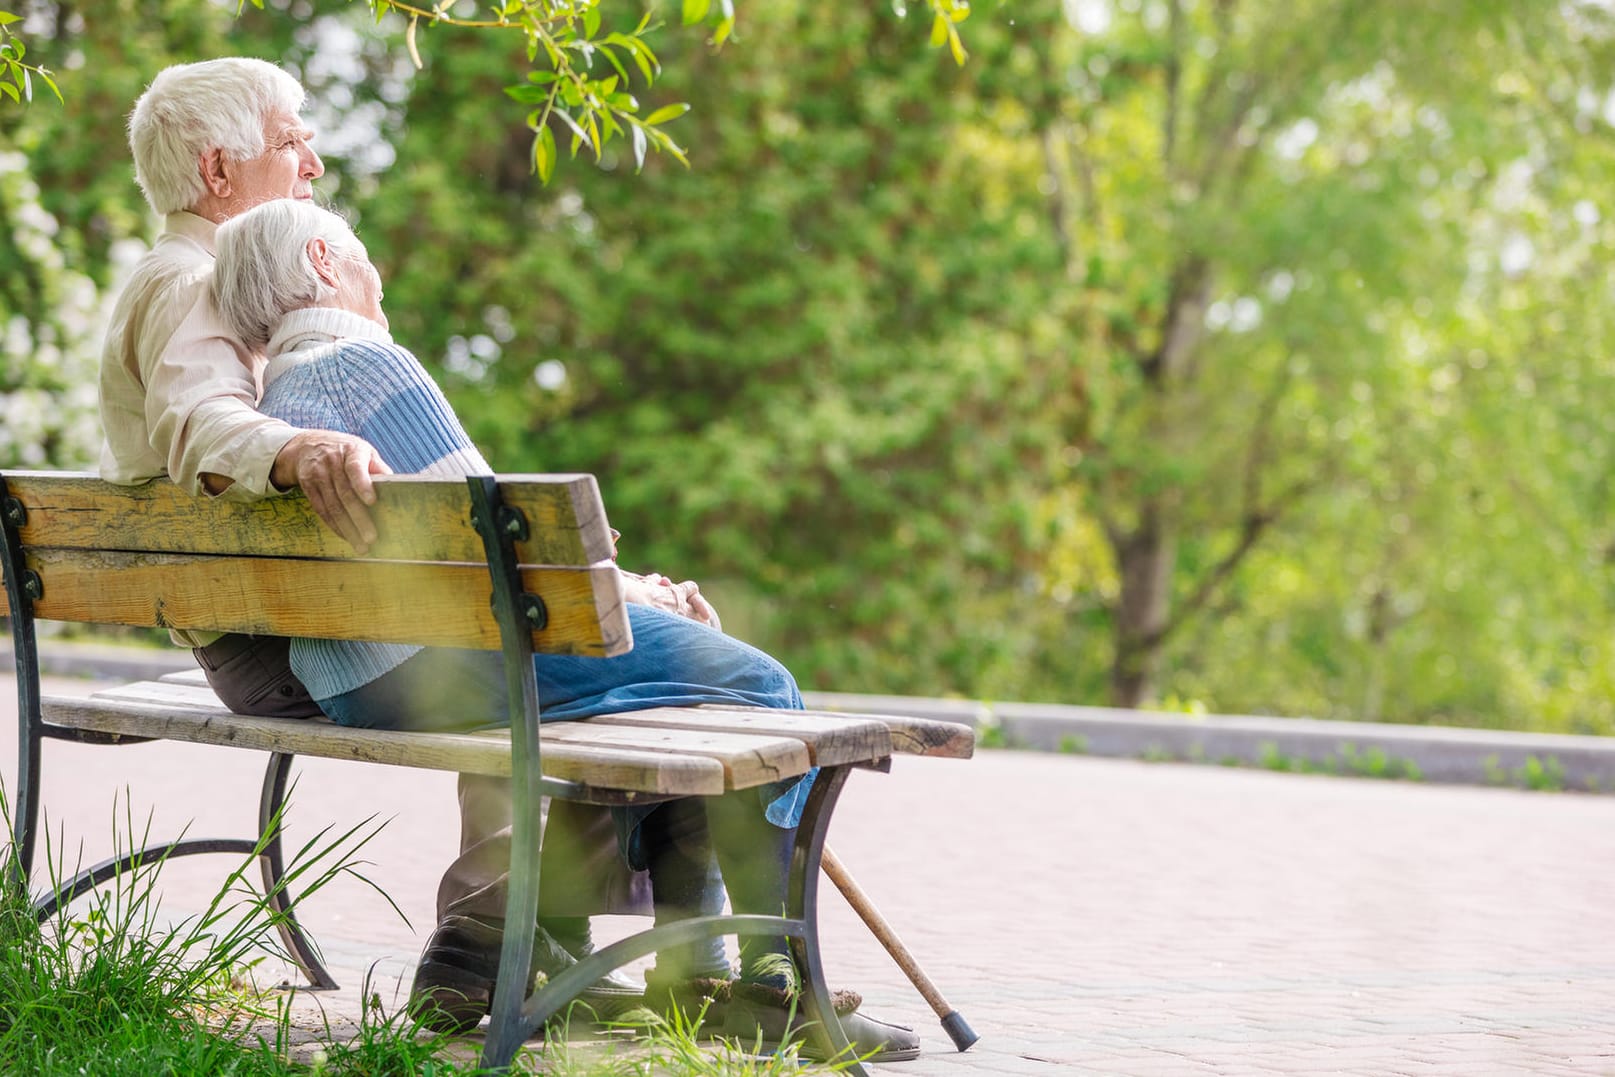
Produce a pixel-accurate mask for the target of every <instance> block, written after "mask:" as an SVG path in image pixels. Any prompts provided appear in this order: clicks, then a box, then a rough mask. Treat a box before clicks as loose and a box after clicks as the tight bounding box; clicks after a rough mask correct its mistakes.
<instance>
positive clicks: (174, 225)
mask: <svg viewBox="0 0 1615 1077" xmlns="http://www.w3.org/2000/svg"><path fill="white" fill-rule="evenodd" d="M218 230H219V226H218V225H216V224H214V223H213V222H212V221H210V220H208V219H207V218H206V217H198V216H197V215H196V214H194V213H189V212H187V211H185V210H183V209H182V210H176V211H175V212H173V213H170V214H169V215H168V216H166V217H164V218H163V231H164V232H165V233H168V234H170V235H176V236H180V237H182V238H184V239H188V240H190V241H191V242H192V243H195V244H196V245H197V246H199V247H201V248H202V249H203V250H205V251H207V252H208V253H209V254H213V253H214V251H213V236H214V234H215V233H216V232H218Z"/></svg>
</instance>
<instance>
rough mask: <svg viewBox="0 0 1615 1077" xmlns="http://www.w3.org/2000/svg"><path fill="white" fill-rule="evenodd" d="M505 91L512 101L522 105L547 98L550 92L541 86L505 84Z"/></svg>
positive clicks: (533, 103) (536, 102) (535, 102)
mask: <svg viewBox="0 0 1615 1077" xmlns="http://www.w3.org/2000/svg"><path fill="white" fill-rule="evenodd" d="M505 93H506V94H507V95H509V96H510V98H511V99H512V100H514V101H520V102H521V103H522V104H524V105H536V104H538V103H539V102H540V101H547V100H549V96H550V92H549V91H548V90H546V89H544V88H543V87H542V86H520V85H518V86H506V87H505Z"/></svg>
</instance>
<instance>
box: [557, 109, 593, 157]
mask: <svg viewBox="0 0 1615 1077" xmlns="http://www.w3.org/2000/svg"><path fill="white" fill-rule="evenodd" d="M552 115H555V116H559V117H560V118H561V122H562V123H564V124H566V125H567V126H568V127H570V128H571V129H572V156H574V157H576V156H577V155H578V143H579V142H581V141H583V140H585V139H587V138H588V137H589V136H588V135H586V134H584V133H583V128H582V127H580V126H578V121H577V120H574V119H573V118H572V114H571V113H570V112H568V111H566V109H564V108H558V109H556V110H555V111H554V112H553V113H552Z"/></svg>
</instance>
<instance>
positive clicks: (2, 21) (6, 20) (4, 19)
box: [0, 11, 22, 26]
mask: <svg viewBox="0 0 1615 1077" xmlns="http://www.w3.org/2000/svg"><path fill="white" fill-rule="evenodd" d="M21 18H22V16H21V15H13V14H12V13H11V12H9V11H0V26H9V25H11V24H12V23H14V22H16V21H18V20H19V19H21Z"/></svg>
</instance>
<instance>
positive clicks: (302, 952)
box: [258, 752, 339, 991]
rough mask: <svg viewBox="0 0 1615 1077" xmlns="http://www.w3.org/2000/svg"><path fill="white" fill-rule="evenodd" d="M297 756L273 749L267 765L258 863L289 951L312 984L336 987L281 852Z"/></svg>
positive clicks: (319, 987)
mask: <svg viewBox="0 0 1615 1077" xmlns="http://www.w3.org/2000/svg"><path fill="white" fill-rule="evenodd" d="M295 758H296V756H294V755H291V754H288V753H285V752H273V753H271V754H270V756H269V765H268V766H267V767H265V768H264V787H263V794H262V795H261V796H260V797H259V800H258V833H260V834H262V835H264V843H263V853H262V855H260V856H259V857H258V866H259V868H260V869H261V870H262V872H263V879H264V895H265V897H266V898H267V900H268V902H269V907H270V908H271V909H272V910H274V912H275V914H276V915H275V930H277V931H278V932H280V941H281V942H282V943H284V944H285V946H286V952H287V953H288V954H290V955H291V958H292V960H293V961H295V962H297V967H298V968H300V969H302V970H303V975H304V976H306V977H308V982H309V984H310V985H312V987H313V988H314V989H315V990H319V991H335V990H336V989H337V988H338V986H339V985H338V984H337V982H336V980H334V979H332V978H331V974H330V973H329V972H327V971H326V968H325V965H324V963H322V962H321V961H320V957H319V953H318V951H316V950H315V948H314V944H313V942H311V941H310V940H309V937H308V936H307V935H306V934H305V933H304V932H303V927H302V925H301V924H299V923H298V922H297V914H296V913H294V912H293V911H292V905H293V904H294V899H293V897H292V894H291V891H290V890H289V889H288V887H287V885H286V863H285V857H284V855H283V854H282V852H281V846H280V833H281V823H282V811H283V810H284V808H285V804H286V779H287V776H288V775H290V773H291V769H292V760H293V759H295Z"/></svg>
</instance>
